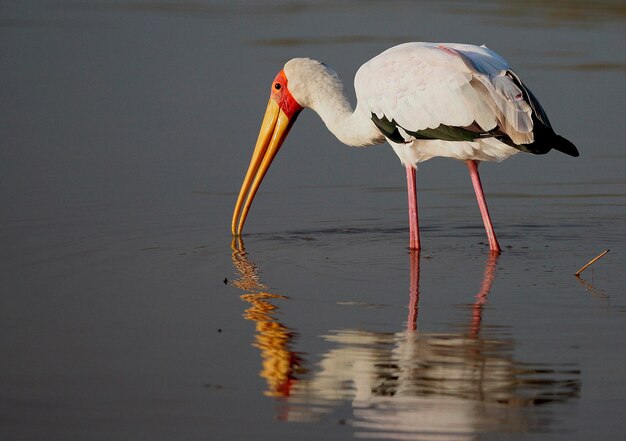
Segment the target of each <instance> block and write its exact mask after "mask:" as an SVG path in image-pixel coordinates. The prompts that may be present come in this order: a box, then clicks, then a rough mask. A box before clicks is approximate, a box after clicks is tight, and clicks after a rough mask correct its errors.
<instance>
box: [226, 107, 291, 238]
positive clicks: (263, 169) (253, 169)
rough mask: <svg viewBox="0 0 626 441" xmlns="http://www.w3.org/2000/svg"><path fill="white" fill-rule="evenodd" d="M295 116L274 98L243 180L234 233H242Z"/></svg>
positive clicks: (233, 226)
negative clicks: (281, 106)
mask: <svg viewBox="0 0 626 441" xmlns="http://www.w3.org/2000/svg"><path fill="white" fill-rule="evenodd" d="M294 120H295V116H294V117H293V118H292V119H289V117H288V116H287V115H285V113H284V112H283V111H282V110H281V109H280V107H279V105H278V103H277V102H276V101H275V100H274V99H271V98H270V101H269V103H268V104H267V110H266V111H265V116H264V117H263V123H262V124H261V131H260V132H259V137H258V139H257V141H256V146H255V147H254V153H252V159H251V160H250V165H249V166H248V172H247V173H246V177H245V178H244V180H243V184H241V190H239V196H238V197H237V204H236V205H235V211H234V212H233V221H232V233H233V236H239V235H240V234H241V231H242V230H243V224H244V223H245V221H246V217H247V216H248V211H250V206H251V205H252V200H253V199H254V196H255V195H256V192H257V190H258V189H259V187H260V186H261V181H263V177H264V176H265V174H266V173H267V170H268V169H269V168H270V165H271V164H272V160H273V159H274V157H275V156H276V153H278V150H279V149H280V146H281V145H282V143H283V141H284V140H285V138H286V137H287V134H288V133H289V129H290V128H291V124H292V122H293V121H294ZM244 200H245V204H244ZM242 205H243V209H242Z"/></svg>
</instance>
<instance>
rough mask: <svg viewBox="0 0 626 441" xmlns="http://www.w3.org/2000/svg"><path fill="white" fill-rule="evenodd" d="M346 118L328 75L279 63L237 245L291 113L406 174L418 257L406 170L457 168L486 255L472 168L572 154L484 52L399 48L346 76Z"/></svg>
mask: <svg viewBox="0 0 626 441" xmlns="http://www.w3.org/2000/svg"><path fill="white" fill-rule="evenodd" d="M354 88H355V91H356V96H357V100H358V103H357V106H356V109H354V110H353V109H352V107H351V105H350V103H349V101H348V99H347V98H346V96H345V94H344V91H343V85H342V83H341V81H340V80H339V78H338V76H337V74H336V73H335V72H334V71H333V70H332V69H331V68H329V67H328V66H326V65H325V64H323V63H321V62H319V61H316V60H312V59H309V58H294V59H292V60H289V61H288V62H287V63H286V64H285V66H284V68H283V70H281V71H280V72H279V73H278V75H277V76H276V78H275V79H274V81H273V82H272V86H271V93H270V99H269V103H268V105H267V110H266V112H265V116H264V118H263V122H262V125H261V131H260V133H259V137H258V139H257V142H256V147H255V149H254V153H253V155H252V159H251V161H250V166H249V168H248V171H247V173H246V176H245V178H244V181H243V184H242V186H241V190H240V192H239V196H238V198H237V203H236V205H235V210H234V213H233V219H232V233H233V235H235V236H238V235H241V232H242V230H243V225H244V222H245V220H246V217H247V215H248V212H249V210H250V206H251V204H252V200H253V199H254V196H255V194H256V192H257V190H258V189H259V186H260V185H261V181H262V180H263V177H264V176H265V174H266V172H267V170H268V168H269V166H270V164H271V163H272V160H273V159H274V157H275V156H276V153H277V152H278V150H279V148H280V146H281V144H282V143H283V141H284V140H285V138H286V137H287V134H288V133H289V129H290V128H291V126H292V124H293V123H294V121H295V120H296V118H297V116H298V115H299V113H300V111H301V110H302V109H303V108H305V107H309V108H311V109H313V110H314V111H315V112H316V113H317V114H318V115H319V116H320V117H321V118H322V120H323V121H324V123H325V124H326V126H327V127H328V129H329V130H330V131H331V132H332V133H333V134H334V135H335V136H336V137H337V138H338V139H339V140H340V141H341V142H343V143H345V144H347V145H351V146H367V145H372V144H378V143H381V142H383V141H385V140H386V141H387V142H388V143H389V144H390V145H391V147H392V148H393V150H394V151H395V152H396V154H397V155H398V157H399V158H400V161H401V162H402V164H403V165H404V166H405V167H406V174H407V188H408V195H409V232H410V241H409V246H410V248H412V249H420V237H419V227H418V216H417V193H416V188H415V167H416V164H417V163H419V162H422V161H426V160H428V159H430V158H433V157H435V156H443V157H448V158H454V159H459V160H462V161H464V162H465V163H466V164H467V167H468V169H469V172H470V176H471V179H472V183H473V186H474V191H475V192H476V197H477V199H478V205H479V207H480V212H481V215H482V218H483V222H484V224H485V230H486V231H487V237H488V239H489V247H490V249H491V251H492V252H494V253H499V252H500V245H499V244H498V241H497V239H496V234H495V232H494V229H493V225H492V223H491V219H490V216H489V211H488V209H487V204H486V202H485V196H484V193H483V190H482V186H481V183H480V176H479V174H478V161H502V160H504V159H506V158H508V157H509V156H511V155H513V154H516V153H518V152H520V151H523V152H528V153H534V154H543V153H547V152H548V151H550V150H551V149H556V150H558V151H561V152H563V153H566V154H568V155H571V156H578V150H577V149H576V147H575V146H574V144H572V143H571V142H570V141H568V140H567V139H565V138H563V137H561V136H559V135H557V134H556V133H554V130H553V129H552V126H551V125H550V122H549V120H548V117H547V115H546V113H545V111H544V110H543V108H542V107H541V104H539V101H538V100H537V99H536V98H535V96H534V95H533V94H532V92H531V91H530V90H529V89H528V87H526V86H525V85H524V84H523V83H522V81H521V80H520V79H519V77H518V75H517V74H516V73H515V72H513V70H511V68H510V66H509V64H508V63H507V62H506V61H505V60H504V58H502V57H501V56H500V55H498V54H496V53H495V52H493V51H492V50H490V49H488V48H487V47H485V46H475V45H470V44H456V43H445V44H439V43H405V44H401V45H398V46H395V47H392V48H390V49H388V50H386V51H384V52H383V53H381V54H380V55H378V56H376V57H374V58H373V59H371V60H370V61H368V62H367V63H365V64H364V65H363V66H361V68H360V69H359V70H358V72H357V73H356V76H355V78H354Z"/></svg>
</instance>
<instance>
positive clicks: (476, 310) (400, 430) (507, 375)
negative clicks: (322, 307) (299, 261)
mask: <svg viewBox="0 0 626 441" xmlns="http://www.w3.org/2000/svg"><path fill="white" fill-rule="evenodd" d="M496 262H497V256H496V255H495V254H492V255H490V256H489V258H488V260H487V264H486V266H485V272H484V277H483V281H482V285H481V288H480V290H479V292H478V294H477V295H476V301H475V302H474V304H473V305H472V306H471V320H470V323H469V324H468V325H467V327H466V330H465V331H464V332H461V333H438V334H434V333H420V332H418V331H417V311H418V301H419V254H418V252H413V253H412V254H411V282H410V294H411V295H410V302H409V316H408V321H407V329H406V330H405V331H404V332H399V333H395V334H393V333H388V334H384V333H375V332H368V331H363V330H351V329H346V330H340V331H335V332H333V333H331V334H329V335H327V336H325V339H326V340H327V341H331V342H334V343H336V344H337V347H336V348H334V349H332V350H330V351H328V352H327V353H326V354H324V356H323V359H322V361H321V362H320V368H319V369H317V370H315V373H314V375H313V376H312V377H311V378H309V379H306V380H303V381H301V382H299V383H298V385H297V386H296V387H295V388H294V390H293V393H292V396H291V397H290V402H291V403H294V405H292V406H290V408H289V414H290V418H291V419H292V420H311V419H315V418H318V417H320V416H321V414H323V413H325V412H328V411H330V409H331V408H332V406H333V403H336V402H338V401H339V402H341V401H348V402H351V403H352V407H353V413H354V420H353V421H352V424H353V425H354V426H355V427H357V428H358V429H359V430H364V431H366V432H368V433H369V432H375V433H376V434H377V435H378V436H384V437H386V438H389V439H441V434H446V436H447V438H445V439H454V440H465V439H472V438H474V435H475V434H476V433H478V432H485V431H510V432H525V431H528V430H532V429H533V427H535V426H537V425H539V424H545V423H546V422H545V421H544V420H541V419H537V418H534V417H533V409H534V408H535V407H536V406H538V405H540V404H545V403H553V402H558V401H565V400H568V399H570V398H572V397H575V396H577V394H578V391H579V389H580V380H579V379H578V376H579V372H578V371H577V370H575V369H574V370H571V369H567V370H562V371H558V370H554V369H549V368H545V367H536V366H533V365H531V364H525V363H521V362H519V361H516V360H515V359H514V358H513V356H512V352H513V349H514V342H513V341H512V340H511V339H506V338H505V339H503V338H501V337H500V338H498V337H497V336H493V337H490V336H483V335H482V333H481V321H482V312H483V307H484V305H485V303H486V301H487V295H488V293H489V291H490V290H491V286H492V284H493V281H494V279H495V271H496ZM298 402H306V403H314V404H315V405H311V406H307V405H296V404H297V403H298ZM361 435H363V436H366V435H367V434H366V433H361ZM367 436H371V435H367Z"/></svg>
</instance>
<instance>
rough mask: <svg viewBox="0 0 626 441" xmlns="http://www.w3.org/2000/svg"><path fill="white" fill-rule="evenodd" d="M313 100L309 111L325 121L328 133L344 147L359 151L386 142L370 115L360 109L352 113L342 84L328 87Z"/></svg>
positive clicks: (333, 84)
mask: <svg viewBox="0 0 626 441" xmlns="http://www.w3.org/2000/svg"><path fill="white" fill-rule="evenodd" d="M311 98H312V99H311V102H310V104H309V106H308V107H310V108H311V109H313V110H314V111H315V112H316V113H317V114H318V115H319V116H320V118H322V121H324V123H325V124H326V127H328V130H330V131H331V132H332V134H333V135H335V136H336V137H337V139H338V140H339V141H341V142H342V143H344V144H347V145H351V146H356V147H360V146H366V145H372V144H378V143H380V142H382V141H383V140H384V138H383V137H382V135H381V133H380V132H379V131H378V129H377V128H376V126H375V125H374V123H373V122H372V120H371V119H370V115H368V114H367V113H366V112H363V111H362V110H361V109H359V107H358V105H357V109H356V110H353V109H352V106H351V105H350V102H349V101H348V98H347V97H346V95H345V93H344V89H343V85H342V84H341V82H339V81H335V82H333V83H330V84H327V85H326V87H324V88H321V89H320V90H318V91H317V93H316V94H314V96H312V97H311Z"/></svg>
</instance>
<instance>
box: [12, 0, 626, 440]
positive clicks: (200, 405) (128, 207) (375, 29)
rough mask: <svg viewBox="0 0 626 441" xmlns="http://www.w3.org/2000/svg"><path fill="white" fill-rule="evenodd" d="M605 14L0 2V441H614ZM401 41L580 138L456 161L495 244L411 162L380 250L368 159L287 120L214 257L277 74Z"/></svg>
mask: <svg viewBox="0 0 626 441" xmlns="http://www.w3.org/2000/svg"><path fill="white" fill-rule="evenodd" d="M625 22H626V10H625V9H624V5H623V2H619V1H600V2H582V1H574V0H565V1H552V2H550V4H549V5H548V4H544V2H532V1H531V2H512V1H510V2H509V1H495V0H494V1H454V2H408V1H347V2H334V1H332V2H331V1H315V2H307V1H284V2H281V1H271V2H264V3H261V2H238V1H215V2H210V1H188V2H173V1H172V2H169V1H115V0H111V1H91V2H86V1H26V2H22V1H6V2H2V4H0V60H1V62H0V78H1V80H2V81H1V84H2V86H1V87H0V102H1V103H2V107H1V108H2V117H1V118H0V207H1V208H0V210H1V211H0V240H1V247H0V277H1V279H0V281H1V289H0V291H1V294H0V301H1V302H2V303H1V306H0V335H1V338H0V344H1V353H2V359H1V361H0V409H1V410H0V438H2V439H3V440H5V439H6V440H40V439H46V440H66V439H89V440H99V439H102V440H104V439H106V440H110V439H116V440H126V439H128V440H136V439H153V440H170V439H176V440H180V439H183V440H196V439H198V440H200V439H202V440H207V439H209V440H213V439H216V440H217V439H219V440H230V439H232V440H239V439H255V440H270V439H271V440H276V439H279V440H294V439H298V440H318V439H328V440H345V439H351V438H354V437H357V438H367V439H410V440H414V439H415V440H422V439H423V440H431V439H437V440H439V439H445V440H448V439H451V440H471V439H542V440H543V439H570V440H588V439H603V440H613V439H614V440H617V439H621V437H622V435H623V428H624V423H623V420H624V419H623V413H624V408H625V407H626V399H625V398H624V390H626V380H625V379H624V371H625V369H626V352H625V348H626V345H625V344H624V335H625V333H626V292H625V289H624V286H626V257H625V250H626V176H625V172H624V170H626V149H625V148H624V147H625V145H624V139H625V137H626V132H625V129H624V110H623V103H624V102H625V101H626V93H625V89H624V86H623V83H624V74H625V72H626V57H625V54H626V52H625V51H624V24H625ZM404 41H440V42H446V41H452V42H468V43H477V44H483V43H484V44H487V45H488V46H489V47H491V48H492V49H494V50H496V51H497V52H499V53H501V54H503V55H504V56H505V57H506V58H507V59H508V60H509V61H510V63H511V64H512V65H513V66H514V68H515V69H516V70H517V71H518V73H519V74H520V75H521V77H522V78H523V79H524V81H525V82H526V83H527V84H528V85H529V86H530V87H531V88H532V90H533V91H534V92H535V94H536V95H537V96H538V97H539V98H540V100H541V102H542V104H543V105H544V107H545V108H546V110H547V112H548V114H549V116H550V119H551V122H552V124H553V126H554V127H555V128H556V130H557V132H558V133H560V134H562V135H564V136H567V137H568V138H569V139H571V140H572V141H573V142H575V143H576V144H577V145H578V147H579V149H580V151H581V156H580V158H570V157H566V156H565V155H561V154H559V153H558V152H552V153H550V154H548V155H546V156H531V155H521V154H520V155H517V156H515V157H513V158H511V159H509V160H508V161H505V162H504V163H502V164H497V165H489V164H488V165H485V166H484V167H483V168H481V171H482V177H483V184H484V186H485V189H486V194H487V200H488V201H489V202H490V208H491V212H492V216H493V218H494V221H495V226H496V231H497V232H498V234H499V239H500V242H501V244H502V245H503V247H504V248H505V251H504V253H503V254H502V255H501V256H500V257H499V258H498V259H496V260H494V259H491V258H490V257H489V253H488V250H487V246H486V245H485V243H484V242H486V240H485V237H484V230H483V228H482V223H481V220H480V216H479V212H478V209H477V207H476V203H475V199H474V195H473V192H472V190H471V186H470V181H469V177H468V176H467V172H466V170H465V167H464V166H463V165H462V164H459V163H455V162H454V161H450V160H442V159H435V160H432V161H429V162H427V163H424V164H422V165H420V169H419V171H418V188H419V192H420V193H419V196H420V210H421V211H420V221H421V226H422V240H423V245H424V250H423V251H422V253H421V256H419V257H418V256H415V255H409V253H408V251H407V249H406V246H407V241H408V228H407V223H406V195H405V187H404V186H405V183H404V171H403V169H402V167H401V166H400V164H399V161H398V160H397V158H396V157H395V155H394V154H393V152H392V151H391V149H390V148H388V147H386V146H378V147H373V148H369V149H354V148H348V147H344V146H342V145H341V144H339V143H338V142H337V141H336V140H335V139H334V138H333V137H332V135H330V134H329V133H328V132H326V130H325V128H324V126H323V124H322V123H321V121H320V120H319V119H318V118H317V117H316V116H315V115H314V114H313V113H312V112H308V113H305V114H303V115H302V116H301V117H300V119H299V121H298V124H297V125H296V126H295V127H294V129H293V130H292V133H291V135H290V138H289V140H288V141H287V143H286V144H285V146H284V147H283V149H282V151H281V153H280V155H279V157H278V159H277V160H276V162H275V165H274V166H273V168H272V170H271V171H270V173H269V175H268V177H267V178H266V182H265V183H264V185H263V187H262V188H261V192H260V194H259V195H258V196H257V198H256V201H255V205H254V207H253V211H252V213H251V216H250V218H249V221H248V224H247V231H248V234H247V235H246V236H245V251H243V250H242V247H241V244H239V248H237V247H235V248H234V249H233V248H231V238H230V231H229V229H230V216H231V213H232V207H233V204H234V200H235V197H236V193H237V192H238V190H239V185H240V183H241V179H242V177H243V174H244V171H245V167H246V166H247V162H248V160H249V155H250V152H251V149H252V147H253V143H254V141H255V139H256V134H257V130H258V125H259V123H260V119H261V112H262V111H263V109H264V106H265V104H266V102H267V93H268V87H269V82H270V81H271V80H272V78H273V77H274V75H275V74H276V72H277V71H278V70H280V68H281V67H282V65H283V63H284V62H285V61H286V60H287V59H289V58H291V57H294V56H310V57H314V58H318V59H321V60H322V61H324V62H326V63H327V64H329V65H331V66H333V67H334V68H335V69H336V70H337V71H338V72H339V74H340V76H342V77H343V78H344V81H345V82H346V83H347V84H348V89H350V93H352V92H351V87H350V84H351V81H352V78H353V75H354V73H355V72H356V69H357V68H358V66H360V65H361V64H362V63H363V62H365V61H366V60H368V59H369V58H371V57H372V56H374V55H376V54H377V53H379V52H380V51H382V50H384V49H385V48H387V47H389V46H391V45H393V44H396V43H401V42H404ZM235 245H237V244H235ZM604 249H611V252H610V253H609V254H607V255H606V256H605V257H604V258H602V259H601V260H600V261H598V262H597V263H596V264H594V265H593V266H592V267H591V268H590V269H588V270H587V271H585V272H584V273H583V279H577V278H575V277H574V276H573V273H574V272H575V271H576V270H577V269H578V268H579V267H580V266H582V265H583V264H584V263H586V262H587V261H588V260H589V259H591V258H592V257H594V256H595V255H597V254H598V253H599V252H600V251H602V250H604ZM225 281H226V282H227V283H224V282H225Z"/></svg>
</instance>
